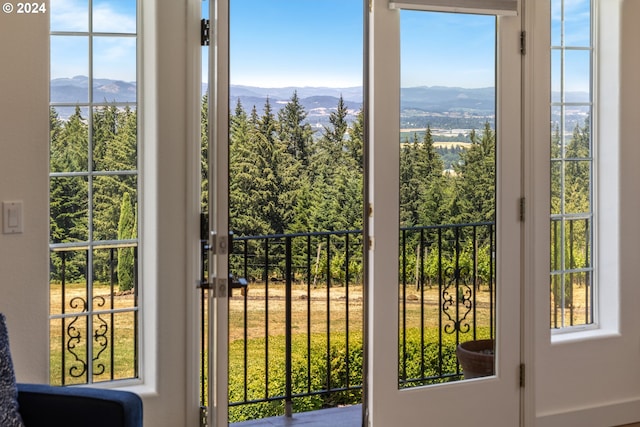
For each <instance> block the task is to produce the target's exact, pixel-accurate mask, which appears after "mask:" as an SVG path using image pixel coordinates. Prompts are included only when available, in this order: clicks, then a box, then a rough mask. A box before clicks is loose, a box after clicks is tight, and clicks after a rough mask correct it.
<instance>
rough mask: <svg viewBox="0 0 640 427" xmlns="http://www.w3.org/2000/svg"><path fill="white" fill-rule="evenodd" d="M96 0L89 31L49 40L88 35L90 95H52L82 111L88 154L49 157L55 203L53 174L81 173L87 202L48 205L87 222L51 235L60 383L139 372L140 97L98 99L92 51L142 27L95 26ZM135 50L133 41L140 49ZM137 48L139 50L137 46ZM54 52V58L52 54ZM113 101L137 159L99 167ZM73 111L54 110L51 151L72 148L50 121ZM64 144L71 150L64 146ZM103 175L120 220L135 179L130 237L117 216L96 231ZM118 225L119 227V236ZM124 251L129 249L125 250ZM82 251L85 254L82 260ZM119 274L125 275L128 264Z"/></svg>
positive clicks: (53, 347)
mask: <svg viewBox="0 0 640 427" xmlns="http://www.w3.org/2000/svg"><path fill="white" fill-rule="evenodd" d="M98 1H99V0H88V1H87V2H85V6H86V8H87V17H86V18H87V30H86V31H75V30H73V29H72V30H68V31H67V30H65V31H51V32H50V37H51V38H52V40H54V39H55V38H58V40H60V39H64V38H66V39H67V40H71V39H73V38H77V39H78V40H82V39H85V40H86V41H87V42H88V43H87V55H88V56H87V59H88V63H87V64H86V66H87V68H86V71H87V76H86V78H87V84H86V91H87V95H86V97H84V99H82V101H79V102H65V101H60V100H59V99H54V100H52V102H50V108H51V109H52V111H56V113H57V112H59V111H71V110H72V109H76V112H79V113H80V116H81V119H80V122H81V123H82V124H83V125H84V129H86V134H85V135H86V159H83V161H85V160H86V164H85V165H84V167H77V166H76V168H75V169H78V170H75V169H74V168H65V169H64V170H54V169H55V167H54V162H53V160H51V164H50V174H49V176H50V192H51V193H52V194H51V201H50V203H56V202H59V201H60V200H57V199H55V197H56V195H55V194H56V193H54V183H55V182H56V180H65V179H67V180H81V182H82V185H81V186H82V187H84V191H86V197H85V199H84V201H83V203H82V204H76V205H75V206H72V209H71V210H70V211H64V210H62V211H60V212H56V213H54V211H53V210H52V211H50V217H51V221H52V223H53V222H56V221H57V219H58V218H59V217H60V216H63V215H67V214H69V215H74V214H76V215H77V214H78V212H73V208H79V209H80V215H79V216H80V221H79V222H81V223H84V224H83V225H84V226H85V227H86V238H77V237H74V236H73V233H72V232H71V230H70V229H66V230H62V232H61V233H62V238H54V236H53V234H52V235H51V238H50V254H51V255H50V265H51V278H50V280H51V286H50V300H51V305H50V331H51V333H50V382H51V383H53V384H59V385H66V384H90V383H96V382H103V381H110V380H111V381H112V380H118V379H127V378H136V377H138V273H137V270H138V262H137V260H138V256H137V253H138V238H137V236H138V231H137V230H138V226H137V222H138V221H137V218H138V215H137V210H138V209H137V207H138V205H139V204H138V193H139V188H138V160H137V157H138V156H137V152H138V127H137V118H136V115H137V111H138V106H137V93H136V94H135V95H134V99H135V100H133V101H131V100H128V101H122V100H118V99H114V100H113V101H108V100H107V99H104V100H103V101H97V100H96V99H94V98H95V95H94V88H95V83H96V80H97V79H98V78H99V77H100V76H95V74H94V58H95V55H94V53H96V51H95V49H94V41H95V40H96V39H99V38H103V39H104V40H106V38H107V37H109V38H111V39H114V40H115V39H118V40H125V39H129V40H134V41H135V43H136V44H137V30H136V32H94V31H93V27H94V19H95V18H97V17H98V15H99V13H100V12H96V14H94V2H98ZM80 3H81V2H80ZM76 6H81V5H76ZM55 7H56V3H55V2H52V5H51V9H52V13H54V11H55ZM137 8H138V5H137V4H136V5H135V9H136V10H135V12H134V13H135V16H136V19H137V16H138V15H139V13H138V10H137ZM52 19H53V15H52ZM72 26H73V24H72ZM137 50H138V49H137V46H136V48H135V52H137ZM83 55H84V53H83V52H78V55H77V57H78V58H82V56H83ZM135 55H136V56H137V53H135ZM52 56H53V55H52ZM52 60H55V59H54V58H52ZM133 60H134V64H135V63H137V58H134V59H133ZM52 65H53V63H52ZM136 68H137V65H136ZM68 77H69V78H72V77H74V76H68ZM114 80H115V79H114ZM136 80H137V79H136ZM136 86H137V84H136ZM136 92H137V91H136ZM108 109H112V110H111V112H112V113H113V114H115V115H116V116H118V115H119V114H125V115H126V117H125V118H126V119H128V120H131V122H129V124H130V123H133V125H131V127H132V128H133V135H132V138H133V148H132V149H133V159H130V162H129V165H130V167H125V168H114V170H102V169H105V168H102V169H100V168H98V167H97V163H96V161H98V160H99V156H98V155H96V153H95V152H96V150H97V144H98V143H100V142H102V143H103V144H104V146H105V147H106V146H107V145H112V144H115V142H114V141H113V140H107V139H105V140H104V141H99V140H98V139H99V138H98V137H97V136H96V134H95V126H96V120H95V118H96V114H99V113H100V112H103V113H105V114H106V113H107V110H108ZM68 116H69V117H63V118H61V119H60V118H58V116H56V118H55V122H56V124H55V125H54V123H53V120H54V119H52V124H51V126H52V131H51V140H50V144H51V159H53V157H54V156H55V155H56V153H54V151H55V150H56V149H57V148H60V147H64V148H62V149H61V151H63V153H62V154H63V155H66V156H71V155H72V153H71V150H70V149H69V148H68V147H69V146H70V145H71V144H72V143H71V142H67V141H62V140H60V141H57V140H56V141H55V142H54V139H55V136H54V131H53V127H54V126H61V127H64V126H67V125H68V124H69V122H70V118H71V116H72V115H70V114H69V115H68ZM112 123H113V126H114V127H115V126H120V125H121V124H120V123H119V124H118V125H116V119H115V118H114V119H113V122H112ZM113 132H114V134H113V135H112V136H113V137H114V138H115V133H116V129H113ZM75 136H78V135H75ZM67 137H68V135H67ZM123 138H124V137H123ZM66 150H68V152H66V153H64V151H66ZM101 179H102V180H107V179H109V180H111V181H112V182H111V185H112V186H113V187H115V188H116V189H115V190H114V191H113V194H109V196H115V199H116V200H117V201H118V202H120V205H119V206H117V208H118V211H119V214H120V221H122V210H123V209H122V208H121V207H122V206H123V205H124V204H123V199H124V194H125V193H127V189H126V188H127V184H126V183H125V181H126V180H129V181H130V182H129V184H130V183H131V182H133V185H131V186H130V188H131V193H132V194H129V196H130V198H131V203H132V205H133V206H132V211H133V212H132V213H131V214H132V215H133V223H132V226H131V227H130V230H129V232H128V233H126V236H128V237H121V236H120V234H121V233H120V230H119V229H120V221H118V225H117V229H114V227H110V229H111V233H110V235H108V236H105V235H102V236H100V235H98V233H96V227H95V221H96V219H97V218H96V215H95V209H96V208H97V202H96V197H106V196H107V194H106V192H105V194H99V192H98V191H96V184H97V182H98V181H100V180H101ZM123 191H124V192H123ZM84 202H86V203H84ZM115 204H116V203H114V205H115ZM82 209H86V216H85V217H83V216H82V212H81V210H82ZM114 233H117V235H115V236H114V235H113V234H114ZM103 234H104V233H103ZM123 236H125V233H123ZM109 237H111V238H109ZM127 254H130V256H129V257H128V258H125V257H126V255H127ZM121 257H122V261H121ZM78 258H81V259H83V260H84V261H83V262H82V261H78ZM125 260H126V265H127V266H130V268H129V272H128V273H127V274H128V275H129V276H130V277H131V279H130V280H131V283H132V289H130V290H125V291H122V288H120V285H121V284H122V283H123V282H124V279H121V278H119V277H120V276H121V274H120V272H119V266H121V265H124V264H125V262H124V261H125ZM78 262H81V263H82V265H78V264H77V263H78ZM96 263H99V264H102V266H101V267H102V269H103V270H105V272H102V273H99V272H98V270H100V268H97V265H96ZM72 264H74V265H72ZM75 268H77V269H78V270H79V271H78V272H76V273H75V274H74V272H73V269H75ZM122 276H124V269H123V274H122ZM81 282H84V283H81ZM105 282H106V283H105ZM54 289H55V290H54ZM127 291H129V292H127ZM120 300H122V301H120ZM123 354H124V355H125V356H123Z"/></svg>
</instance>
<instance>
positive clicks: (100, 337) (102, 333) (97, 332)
mask: <svg viewBox="0 0 640 427" xmlns="http://www.w3.org/2000/svg"><path fill="white" fill-rule="evenodd" d="M93 301H94V302H95V301H98V303H97V306H98V307H104V305H105V303H106V300H105V299H104V297H102V296H95V297H93ZM95 317H96V319H95V321H94V327H93V329H94V331H93V341H94V342H95V343H96V344H97V345H98V348H99V350H98V351H97V352H96V354H95V356H94V357H93V361H94V362H98V361H99V359H100V355H101V354H102V353H103V352H104V351H105V350H106V349H107V347H108V345H109V338H107V333H108V332H109V324H108V323H107V322H106V321H105V320H104V319H103V318H102V317H101V315H99V314H98V315H96V316H95ZM96 323H97V324H98V325H97V326H96ZM112 363H113V361H112ZM106 369H107V367H106V365H105V364H104V363H102V362H100V363H98V364H96V365H95V367H94V371H93V375H94V376H95V375H102V374H104V371H105V370H106Z"/></svg>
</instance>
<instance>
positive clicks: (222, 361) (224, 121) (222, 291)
mask: <svg viewBox="0 0 640 427" xmlns="http://www.w3.org/2000/svg"><path fill="white" fill-rule="evenodd" d="M210 3H211V4H210V7H211V9H210V13H209V16H210V26H211V45H210V48H209V123H210V124H212V125H211V126H210V127H209V165H211V167H210V168H209V182H210V185H209V201H210V203H209V218H210V220H209V228H210V244H211V248H212V249H211V250H210V258H209V282H210V286H211V289H212V291H210V292H209V298H210V304H209V307H210V310H209V343H211V345H210V347H209V348H210V353H209V375H208V378H209V386H208V388H209V411H208V418H209V419H208V425H210V426H216V427H221V426H227V425H228V395H229V393H228V323H229V320H228V319H229V316H228V313H229V305H228V299H227V292H228V290H227V287H228V286H229V280H228V277H229V271H228V249H229V248H228V247H229V240H228V239H229V197H228V190H227V188H228V185H229V184H228V181H229V166H228V163H229V162H228V158H229V110H228V102H227V101H226V100H228V99H229V85H228V81H229V67H228V66H227V65H226V64H228V59H227V58H228V52H229V31H228V28H229V26H228V25H229V22H228V14H229V2H228V1H226V0H218V1H211V2H210Z"/></svg>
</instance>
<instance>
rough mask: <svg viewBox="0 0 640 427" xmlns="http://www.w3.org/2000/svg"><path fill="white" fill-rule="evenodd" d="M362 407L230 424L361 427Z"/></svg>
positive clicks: (241, 426)
mask: <svg viewBox="0 0 640 427" xmlns="http://www.w3.org/2000/svg"><path fill="white" fill-rule="evenodd" d="M361 420H362V405H354V406H347V407H343V408H331V409H322V410H320V411H312V412H302V413H299V414H293V416H292V417H291V418H287V417H272V418H264V419H261V420H254V421H243V422H241V423H233V424H230V426H232V427H291V426H300V427H327V426H331V427H361V425H362V421H361Z"/></svg>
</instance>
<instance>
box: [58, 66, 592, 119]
mask: <svg viewBox="0 0 640 427" xmlns="http://www.w3.org/2000/svg"><path fill="white" fill-rule="evenodd" d="M88 84H89V79H88V78H87V77H86V76H76V77H72V78H59V79H53V80H51V102H52V103H70V104H74V103H86V102H87V100H88ZM206 90H207V86H206V84H203V85H202V94H204V93H206ZM294 92H297V95H298V98H299V101H300V103H301V104H302V106H303V107H304V108H305V110H306V112H307V114H308V116H307V120H308V122H309V123H310V124H311V125H312V126H314V127H316V128H318V129H322V126H323V125H326V124H327V123H328V118H329V114H330V113H331V112H332V111H335V109H336V107H337V105H338V98H339V97H340V96H342V97H343V99H344V102H345V104H346V106H347V108H348V110H349V117H348V120H352V119H353V117H355V114H357V112H358V111H359V110H360V108H361V107H362V99H363V91H362V87H346V88H328V87H285V88H260V87H252V86H242V85H231V86H230V96H229V102H230V108H231V111H233V110H234V109H235V106H236V103H237V102H238V101H240V102H241V103H242V105H243V107H244V109H245V111H247V113H248V112H250V111H251V109H252V108H253V107H254V106H255V107H256V109H257V111H258V114H261V113H262V111H263V108H264V105H265V102H266V100H267V98H268V99H269V101H270V103H271V107H272V109H273V111H274V113H276V114H277V111H279V110H280V109H281V108H283V107H284V106H285V105H286V103H287V102H288V101H289V100H290V99H291V97H292V95H293V93H294ZM136 96H137V86H136V83H135V82H124V81H119V80H109V79H94V80H93V99H94V101H97V102H135V100H136ZM401 99H402V103H401V116H402V117H403V122H405V123H408V124H411V123H415V122H414V121H413V120H412V119H411V118H412V117H422V118H424V117H426V116H435V117H438V116H444V117H445V118H446V117H454V116H457V117H459V116H460V115H465V116H474V117H478V118H479V119H480V120H484V118H486V117H491V116H493V115H494V111H495V90H494V88H493V87H486V88H479V89H468V88H459V87H444V86H419V87H410V88H402V89H401ZM588 100H589V97H588V94H587V93H585V92H570V93H568V94H567V97H566V101H567V102H588ZM420 121H421V122H424V120H420ZM474 127H475V126H474Z"/></svg>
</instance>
